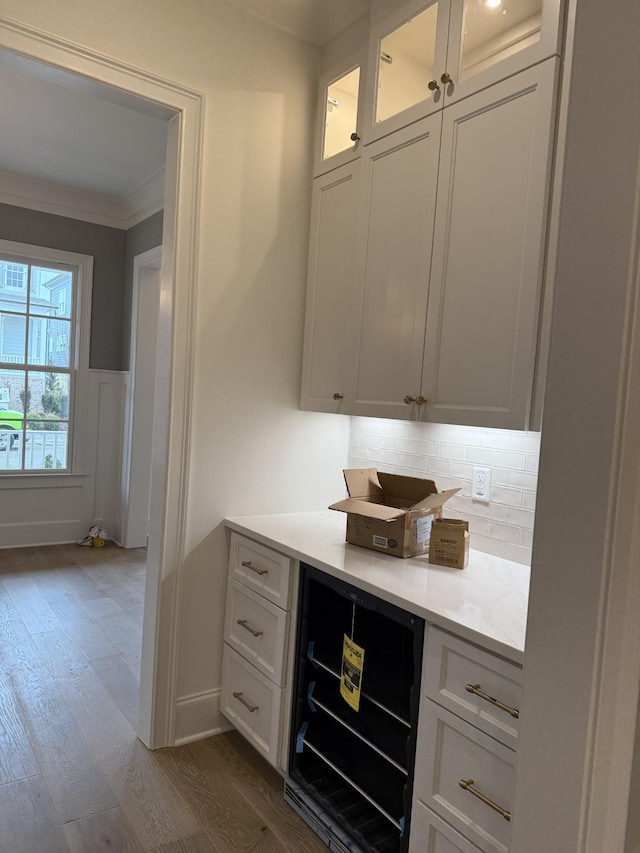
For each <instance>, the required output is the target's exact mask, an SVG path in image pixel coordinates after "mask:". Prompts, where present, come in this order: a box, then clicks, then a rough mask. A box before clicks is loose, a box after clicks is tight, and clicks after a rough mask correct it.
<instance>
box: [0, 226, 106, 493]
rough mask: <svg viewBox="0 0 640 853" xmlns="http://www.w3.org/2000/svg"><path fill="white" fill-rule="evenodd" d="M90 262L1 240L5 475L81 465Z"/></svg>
mask: <svg viewBox="0 0 640 853" xmlns="http://www.w3.org/2000/svg"><path fill="white" fill-rule="evenodd" d="M90 268H91V259H90V258H86V257H85V256H81V255H74V254H71V253H65V252H59V251H56V250H52V249H44V248H39V247H35V246H28V245H24V244H15V243H8V242H6V241H1V240H0V476H1V475H3V474H6V473H12V474H16V473H26V472H36V471H37V472H47V473H49V472H50V473H69V472H71V471H73V470H74V467H77V465H76V466H74V452H73V443H74V438H75V433H76V431H77V429H78V426H79V424H78V415H79V413H80V412H81V411H83V410H84V407H83V405H82V397H83V395H84V391H83V389H84V388H85V386H86V373H87V370H88V352H86V350H87V349H88V329H87V328H85V329H84V334H83V329H82V325H83V323H84V325H85V326H87V325H88V321H89V314H88V302H89V300H88V295H89V293H90V271H91V270H90ZM83 289H84V290H85V293H84V295H83V293H82V290H83ZM83 297H84V298H83ZM83 303H84V308H83ZM81 309H82V310H81ZM76 461H77V454H76Z"/></svg>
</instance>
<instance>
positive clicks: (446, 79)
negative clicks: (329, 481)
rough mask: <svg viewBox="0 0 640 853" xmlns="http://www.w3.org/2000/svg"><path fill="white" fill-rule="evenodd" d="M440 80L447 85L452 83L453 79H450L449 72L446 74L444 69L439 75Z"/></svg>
mask: <svg viewBox="0 0 640 853" xmlns="http://www.w3.org/2000/svg"><path fill="white" fill-rule="evenodd" d="M440 82H441V83H443V84H444V85H445V86H448V85H449V83H453V80H452V79H451V74H448V73H447V72H446V71H445V72H444V74H442V75H441V77H440Z"/></svg>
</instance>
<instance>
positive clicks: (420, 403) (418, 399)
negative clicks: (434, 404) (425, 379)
mask: <svg viewBox="0 0 640 853" xmlns="http://www.w3.org/2000/svg"><path fill="white" fill-rule="evenodd" d="M426 402H427V398H426V397H423V396H422V394H420V396H419V397H416V403H417V404H418V406H424V404H425V403H426Z"/></svg>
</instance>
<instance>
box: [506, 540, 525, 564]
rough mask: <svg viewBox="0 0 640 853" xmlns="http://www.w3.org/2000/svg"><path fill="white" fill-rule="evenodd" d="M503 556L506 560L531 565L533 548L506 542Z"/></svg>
mask: <svg viewBox="0 0 640 853" xmlns="http://www.w3.org/2000/svg"><path fill="white" fill-rule="evenodd" d="M502 556H503V557H504V558H505V560H513V562H514V563H524V564H525V565H527V566H530V565H531V548H525V547H524V546H522V545H511V544H510V543H509V542H505V545H504V551H503V553H502Z"/></svg>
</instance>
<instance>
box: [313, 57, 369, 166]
mask: <svg viewBox="0 0 640 853" xmlns="http://www.w3.org/2000/svg"><path fill="white" fill-rule="evenodd" d="M360 79H361V62H358V61H354V63H352V64H350V65H349V66H348V67H347V68H346V69H344V68H343V69H340V70H339V71H333V72H330V73H328V74H325V75H324V76H323V77H322V79H321V80H320V92H319V104H318V127H319V133H318V140H319V142H318V145H317V147H316V158H315V169H314V174H315V175H316V176H317V175H321V174H323V173H324V172H327V171H329V170H330V169H336V168H338V166H342V165H344V164H345V163H348V162H350V161H351V160H354V159H355V158H356V157H358V156H359V154H360V151H359V146H358V143H359V142H360V136H361V129H360V124H361V122H360Z"/></svg>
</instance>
